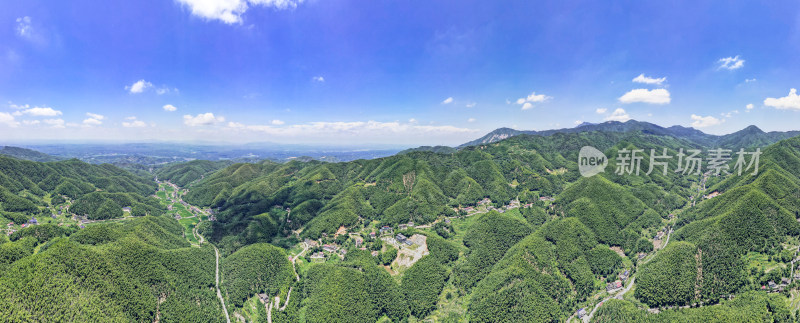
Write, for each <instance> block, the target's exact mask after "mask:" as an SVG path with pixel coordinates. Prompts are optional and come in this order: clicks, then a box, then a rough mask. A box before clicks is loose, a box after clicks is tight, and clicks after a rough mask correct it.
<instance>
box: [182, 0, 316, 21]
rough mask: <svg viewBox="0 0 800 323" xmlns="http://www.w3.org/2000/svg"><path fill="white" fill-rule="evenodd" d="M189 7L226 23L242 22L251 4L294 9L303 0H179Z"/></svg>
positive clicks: (194, 13)
mask: <svg viewBox="0 0 800 323" xmlns="http://www.w3.org/2000/svg"><path fill="white" fill-rule="evenodd" d="M177 1H178V2H179V3H181V4H183V5H185V6H187V7H189V9H190V10H191V11H192V14H193V15H195V16H198V17H201V18H204V19H208V20H219V21H222V22H224V23H226V24H238V23H241V22H242V14H244V13H245V12H246V11H247V9H248V8H249V7H250V6H264V7H272V8H275V9H294V8H297V5H298V4H301V3H303V0H177Z"/></svg>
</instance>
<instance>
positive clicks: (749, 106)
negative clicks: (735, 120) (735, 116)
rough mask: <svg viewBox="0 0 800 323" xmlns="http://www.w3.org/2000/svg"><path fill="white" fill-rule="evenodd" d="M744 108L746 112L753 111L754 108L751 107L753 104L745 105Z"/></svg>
mask: <svg viewBox="0 0 800 323" xmlns="http://www.w3.org/2000/svg"><path fill="white" fill-rule="evenodd" d="M744 107H745V108H747V110H753V108H754V107H755V106H753V104H752V103H748V104H747V105H746V106H744Z"/></svg>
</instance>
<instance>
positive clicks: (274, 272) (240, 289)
mask: <svg viewBox="0 0 800 323" xmlns="http://www.w3.org/2000/svg"><path fill="white" fill-rule="evenodd" d="M220 270H221V272H222V287H221V289H222V290H223V294H224V295H226V299H227V300H228V301H229V303H230V304H232V305H233V306H236V307H241V306H242V304H244V302H245V301H246V300H247V299H248V298H250V297H251V296H253V295H255V294H260V293H265V294H267V295H270V296H272V297H274V296H275V295H279V294H282V293H285V292H286V291H287V290H288V288H289V285H290V284H291V282H292V280H293V279H294V272H293V271H292V264H291V263H289V261H288V260H287V259H286V253H285V252H284V251H283V250H282V249H280V248H278V247H275V246H272V245H269V244H266V243H258V244H252V245H249V246H247V247H244V248H242V249H239V250H238V251H236V252H235V253H233V254H232V255H230V256H228V257H226V258H225V261H224V262H222V265H221V268H220ZM270 299H271V298H270Z"/></svg>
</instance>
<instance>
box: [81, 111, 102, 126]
mask: <svg viewBox="0 0 800 323" xmlns="http://www.w3.org/2000/svg"><path fill="white" fill-rule="evenodd" d="M86 116H88V117H89V118H86V119H84V120H83V124H84V125H85V126H99V125H101V124H103V122H102V121H100V120H103V119H105V116H103V115H99V114H96V113H90V112H87V113H86Z"/></svg>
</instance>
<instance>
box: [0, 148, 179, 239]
mask: <svg viewBox="0 0 800 323" xmlns="http://www.w3.org/2000/svg"><path fill="white" fill-rule="evenodd" d="M155 187H156V185H155V183H154V182H152V181H151V180H149V179H145V178H141V177H138V176H135V175H133V174H131V173H129V172H127V171H125V170H122V169H120V168H117V167H115V166H112V165H108V164H103V165H91V164H87V163H84V162H81V161H78V160H75V159H72V160H66V161H58V162H48V163H40V162H32V161H24V160H18V159H14V158H9V157H2V156H0V216H3V217H5V218H6V219H7V220H10V221H14V222H17V223H21V222H25V221H27V219H30V218H31V217H32V216H39V215H43V216H50V214H51V212H52V213H55V206H59V205H61V206H63V205H64V202H65V197H66V199H70V200H72V201H73V202H74V203H73V204H72V205H71V206H70V208H69V212H71V213H74V214H77V215H81V216H82V215H86V216H87V217H88V218H90V219H106V218H113V217H121V216H122V208H123V207H131V214H132V215H145V214H151V215H157V214H161V213H163V212H164V211H165V210H164V208H163V206H161V205H160V204H159V203H158V201H157V200H156V199H154V198H150V197H147V196H149V195H151V194H152V193H153V192H154V191H155ZM47 208H51V210H48V209H47Z"/></svg>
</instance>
